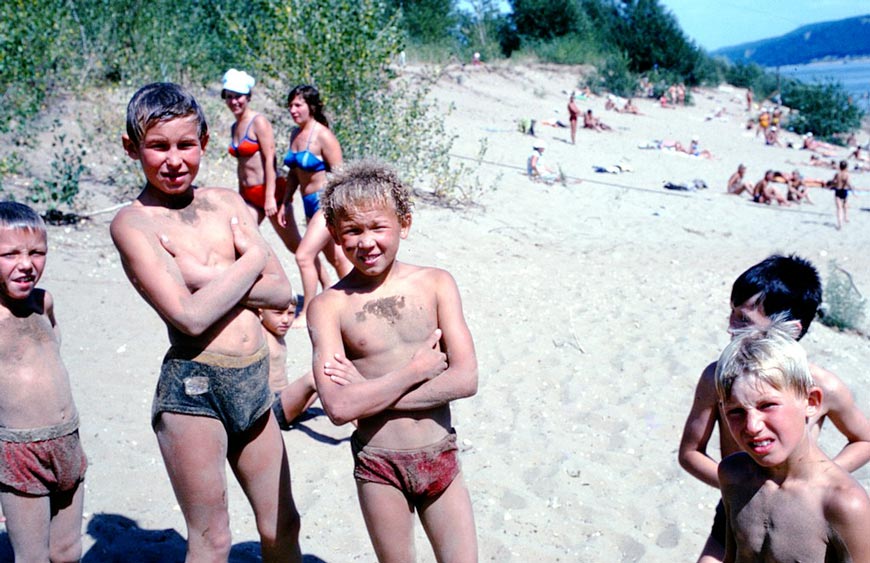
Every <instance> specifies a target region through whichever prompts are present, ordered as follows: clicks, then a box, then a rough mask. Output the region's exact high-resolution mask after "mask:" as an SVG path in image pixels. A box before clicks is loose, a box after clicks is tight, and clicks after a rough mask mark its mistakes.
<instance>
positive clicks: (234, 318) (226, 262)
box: [111, 83, 302, 562]
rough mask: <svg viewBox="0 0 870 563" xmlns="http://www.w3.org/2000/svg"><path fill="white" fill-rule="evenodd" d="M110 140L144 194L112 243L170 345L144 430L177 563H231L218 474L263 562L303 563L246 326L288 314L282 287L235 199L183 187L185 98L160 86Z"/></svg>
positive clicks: (189, 104) (258, 337)
mask: <svg viewBox="0 0 870 563" xmlns="http://www.w3.org/2000/svg"><path fill="white" fill-rule="evenodd" d="M122 140H123V144H124V149H125V150H126V152H127V155H128V156H130V158H132V159H134V160H138V161H139V163H140V164H141V166H142V171H143V173H144V176H145V179H146V183H145V187H144V188H143V189H142V192H141V193H140V194H139V196H138V197H137V198H136V200H135V201H134V202H133V203H132V205H129V206H128V207H125V208H124V209H122V210H121V211H119V212H118V214H117V215H116V216H115V218H114V219H113V220H112V225H111V234H112V240H113V241H114V243H115V246H116V247H117V248H118V252H119V253H120V255H121V262H122V264H123V266H124V271H125V272H126V274H127V277H128V278H129V279H130V282H131V283H132V284H133V287H135V288H136V290H137V291H138V292H139V294H140V295H141V296H142V298H143V299H145V301H146V302H147V303H148V304H149V305H150V306H151V307H153V308H154V310H155V311H156V312H157V314H159V315H160V317H161V318H162V319H163V321H164V322H165V323H166V328H167V331H168V334H169V342H170V345H171V347H170V349H169V351H168V352H167V354H166V357H165V358H164V360H163V366H162V368H161V371H160V377H159V380H158V383H157V390H156V392H155V394H154V402H153V405H152V416H151V426H152V428H153V429H154V432H155V433H156V435H157V442H158V444H159V445H160V452H161V454H162V456H163V461H164V464H165V465H166V470H167V472H168V473H169V480H170V481H171V482H172V488H173V491H174V492H175V496H176V498H177V499H178V504H179V505H180V507H181V512H182V514H183V515H184V520H185V523H186V525H187V531H188V537H187V560H188V561H226V560H227V558H228V557H229V552H230V547H231V545H232V538H231V535H230V526H229V514H228V511H227V482H226V464H227V462H229V465H230V467H231V468H232V470H233V473H234V474H235V476H236V478H237V479H238V481H239V484H240V485H241V487H242V489H243V490H244V492H245V495H246V496H247V498H248V501H249V502H250V503H251V507H252V508H253V510H254V516H255V518H256V521H257V531H258V532H259V535H260V550H261V552H262V555H263V560H264V561H270V562H271V561H276V562H277V561H301V560H302V554H301V552H300V549H299V537H298V536H299V514H298V513H297V511H296V507H295V505H294V502H293V496H292V493H291V491H290V469H289V467H288V465H287V458H286V456H285V453H284V440H283V438H282V437H281V431H280V430H279V428H278V425H277V424H276V423H275V419H274V417H273V416H272V414H271V406H272V394H271V393H270V392H269V349H268V346H267V345H266V340H265V336H264V335H263V328H262V326H261V325H260V319H259V316H258V309H260V308H273V309H283V308H285V307H287V306H288V304H289V303H290V301H291V299H292V295H293V294H292V291H291V289H290V284H289V282H288V281H287V277H286V276H285V275H284V271H283V269H281V265H280V264H279V263H278V260H277V258H276V257H275V255H274V253H273V252H272V250H271V249H270V248H269V246H268V244H266V241H265V240H263V237H262V236H260V233H259V231H258V229H257V226H256V224H254V222H253V219H252V217H251V213H250V211H249V210H248V208H247V206H246V205H245V202H244V201H243V200H242V198H241V197H240V196H239V195H238V193H236V192H235V191H231V190H227V189H222V188H197V187H196V186H195V185H194V180H195V179H196V175H197V172H198V171H199V165H200V160H201V158H202V154H203V150H204V149H205V147H206V144H207V143H208V126H207V125H206V121H205V116H204V115H203V113H202V109H201V108H200V106H199V104H197V102H196V100H194V99H193V97H192V96H191V95H190V94H188V93H187V92H185V91H184V90H183V89H182V88H181V87H180V86H178V85H176V84H170V83H154V84H149V85H147V86H144V87H142V88H141V89H140V90H139V91H138V92H136V94H134V95H133V98H132V99H131V100H130V103H129V104H128V106H127V133H126V135H124V136H123V138H122Z"/></svg>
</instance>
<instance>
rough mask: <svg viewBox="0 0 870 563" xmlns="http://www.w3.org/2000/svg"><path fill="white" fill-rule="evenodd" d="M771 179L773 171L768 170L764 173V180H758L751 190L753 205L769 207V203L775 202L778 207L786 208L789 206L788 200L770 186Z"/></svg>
mask: <svg viewBox="0 0 870 563" xmlns="http://www.w3.org/2000/svg"><path fill="white" fill-rule="evenodd" d="M773 178H774V172H773V170H768V171H767V172H765V173H764V178H762V179H761V180H759V181H758V183H757V184H755V188H753V190H752V201H754V202H755V203H765V204H767V205H770V203H771V202H774V201H775V202H776V203H777V204H778V205H784V206H786V207H787V206H789V205H791V204H790V203H789V202H788V200H787V199H786V198H784V197H783V196H782V195H781V194H780V193H779V191H778V190H777V189H776V188H775V187H773V186H772V185H771V182H773Z"/></svg>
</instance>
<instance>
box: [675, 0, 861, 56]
mask: <svg viewBox="0 0 870 563" xmlns="http://www.w3.org/2000/svg"><path fill="white" fill-rule="evenodd" d="M659 4H660V5H662V6H664V7H665V8H667V9H668V10H669V11H670V12H671V13H672V14H673V15H674V16H676V18H677V20H678V21H679V23H680V27H681V28H682V29H683V32H684V33H685V34H686V35H687V36H688V37H689V38H691V39H692V40H694V41H695V43H696V44H697V45H698V46H700V47H703V48H704V49H706V50H707V51H714V50H716V49H718V48H719V47H728V46H731V45H737V44H739V43H745V42H747V41H756V40H758V39H766V38H768V37H777V36H779V35H783V34H785V33H788V32H789V31H793V30H794V29H796V28H798V27H800V26H802V25H806V24H809V23H816V22H823V21H831V20H840V19H843V18H850V17H853V16H861V15H867V14H870V1H868V0H659Z"/></svg>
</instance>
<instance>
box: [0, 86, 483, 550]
mask: <svg viewBox="0 0 870 563" xmlns="http://www.w3.org/2000/svg"><path fill="white" fill-rule="evenodd" d="M253 86H254V80H253V78H251V77H250V76H249V75H247V74H246V73H242V72H239V71H236V72H229V73H227V75H226V76H224V82H223V90H222V93H221V95H222V97H223V98H224V100H225V101H226V104H227V107H228V108H229V109H230V111H232V112H233V114H234V116H235V117H236V122H235V124H234V125H233V127H232V130H231V136H230V143H229V149H228V150H229V152H230V154H231V155H233V156H234V157H236V158H237V159H238V170H239V177H238V179H239V186H238V188H239V189H238V192H237V191H236V190H230V189H225V188H211V187H198V186H197V185H196V177H197V173H198V171H199V167H200V164H201V160H202V156H203V154H204V150H205V148H206V146H207V144H208V141H209V139H210V133H209V129H208V125H207V122H206V118H205V115H204V113H203V110H202V107H201V106H200V105H199V103H198V102H197V101H196V100H195V99H194V98H193V96H191V95H190V94H189V93H188V92H187V91H185V90H184V89H183V88H182V87H180V86H178V85H176V84H171V83H153V84H148V85H145V86H143V87H142V88H140V89H139V90H138V91H137V92H136V93H135V94H134V95H133V97H132V98H131V99H130V102H129V104H128V106H127V123H126V133H125V134H124V135H123V136H122V144H123V148H124V151H125V152H126V154H127V155H128V156H129V157H130V158H131V159H133V160H135V161H137V162H138V163H139V165H140V166H141V169H142V174H143V176H144V179H145V181H144V187H143V188H142V190H141V193H140V194H139V196H138V197H137V198H136V199H135V201H134V202H133V203H132V204H131V205H129V206H127V207H124V208H122V209H121V210H120V211H119V212H118V213H117V215H116V216H115V217H114V219H113V220H112V223H111V227H110V234H111V237H112V240H113V242H114V244H115V246H116V248H117V250H118V252H119V254H120V258H121V262H122V265H123V268H124V271H125V273H126V274H127V277H128V278H129V280H130V282H131V284H132V285H133V287H134V288H135V289H136V290H137V291H138V293H139V295H141V296H142V298H143V299H144V300H145V302H146V303H147V304H148V305H150V306H151V307H152V308H153V309H154V311H155V312H156V313H157V314H158V315H159V316H160V318H161V319H162V320H163V321H164V322H165V323H166V328H167V331H168V337H169V349H168V351H167V353H166V356H165V357H164V360H163V363H162V366H161V368H160V370H159V377H158V381H157V386H156V390H155V394H154V399H153V403H152V414H151V420H150V422H151V426H152V429H153V431H154V432H155V434H156V437H157V442H158V445H159V447H160V452H161V455H162V458H163V462H164V464H165V467H166V470H167V473H168V476H169V480H170V482H171V484H172V488H173V491H174V493H175V496H176V499H177V502H178V506H179V507H180V509H181V512H182V515H183V516H184V520H185V524H186V527H187V556H186V560H187V561H227V559H228V557H229V553H230V548H231V546H232V538H231V533H230V522H229V513H228V508H227V502H226V500H227V483H226V464H227V463H229V466H230V468H231V469H232V472H233V474H234V475H235V477H236V479H237V480H238V482H239V484H240V485H241V488H242V489H243V491H244V493H245V495H246V497H247V499H248V501H249V503H250V505H251V508H252V509H253V513H254V517H255V520H256V526H257V531H258V533H259V536H260V550H261V554H262V559H263V561H267V562H278V561H295V562H301V561H302V551H301V548H300V544H299V535H300V526H301V519H300V515H299V512H298V510H297V508H296V505H295V502H294V498H293V494H292V492H291V491H292V489H291V481H290V468H289V464H288V456H287V452H285V446H284V440H283V437H282V435H281V428H282V427H284V428H287V427H289V424H290V423H292V422H293V420H294V417H296V416H298V415H299V414H300V413H302V412H303V411H304V410H305V409H306V408H307V407H308V406H309V405H310V404H311V402H312V401H313V400H314V399H315V397H319V399H320V401H321V403H322V405H323V408H324V410H325V412H326V414H327V415H328V416H329V418H330V420H331V421H332V422H333V423H335V424H338V425H341V424H346V423H348V422H351V423H353V424H354V425H355V427H356V429H355V431H354V432H353V435H352V436H351V451H352V454H353V459H354V470H353V477H354V479H355V481H356V485H357V492H358V498H359V504H360V507H361V509H362V513H363V518H364V521H365V525H366V528H367V530H368V533H369V536H370V538H371V541H372V545H373V547H374V551H375V553H376V556H377V558H378V560H380V561H411V560H413V559H414V535H415V533H414V513H415V512H418V513H419V515H420V519H421V521H422V523H423V526H424V528H425V530H426V534H427V536H428V538H429V541H430V543H431V544H432V547H433V549H434V552H435V558H436V559H437V560H439V561H475V560H476V559H477V539H476V532H475V524H474V516H473V512H472V506H471V500H470V496H469V493H468V490H467V488H466V485H465V482H464V480H463V477H462V473H461V471H460V466H459V460H458V455H457V451H458V448H457V438H456V432H455V430H454V429H453V427H452V424H451V416H450V402H451V401H453V400H456V399H460V398H463V397H468V396H471V395H473V394H474V393H475V392H476V390H477V361H476V356H475V351H474V343H473V341H472V338H471V334H470V332H469V330H468V327H467V325H466V322H465V319H464V316H463V312H462V305H461V302H460V296H459V291H458V288H457V286H456V283H455V281H454V279H453V278H452V277H451V276H450V274H449V273H447V272H446V271H444V270H440V269H437V268H429V267H420V266H413V265H410V264H406V263H404V262H400V261H398V260H397V253H398V251H399V245H400V242H401V240H402V239H404V238H406V237H407V236H408V232H409V229H410V227H411V201H410V191H409V189H408V188H407V186H406V185H405V184H404V183H403V182H402V181H401V180H400V179H399V177H398V175H397V173H396V172H395V171H394V170H392V169H391V168H390V167H388V166H386V165H383V164H381V163H378V162H375V161H367V160H363V161H360V162H356V163H342V160H341V148H340V145H339V143H338V141H337V139H336V138H335V136H334V135H333V134H332V132H331V131H330V130H329V127H328V123H327V121H326V119H325V117H324V116H323V106H322V103H321V101H320V98H319V95H318V92H317V90H316V89H315V88H313V87H311V86H305V85H302V86H297V87H295V88H293V89H292V90H291V91H290V94H289V96H288V99H287V102H288V109H289V111H290V114H291V116H292V117H293V120H294V122H295V123H296V127H295V128H294V129H293V131H292V132H291V133H290V136H289V142H288V144H289V147H290V150H289V151H288V153H287V154H286V156H285V157H284V164H285V166H286V167H287V169H288V173H287V177H286V181H285V182H282V181H280V180H279V178H278V176H277V171H276V157H275V147H274V144H275V143H274V136H273V132H272V127H271V125H270V124H269V120H268V119H267V118H266V117H265V116H263V115H261V114H258V113H255V112H253V111H252V110H251V108H250V105H249V102H250V100H251V97H252V88H253ZM327 172H330V175H327ZM296 191H299V192H300V193H301V195H302V198H303V203H304V206H305V213H306V218H307V220H308V229H307V230H306V232H305V235H304V236H302V237H299V236H298V233H296V232H295V231H294V227H293V225H294V222H293V217H292V212H291V211H290V208H291V201H292V198H293V195H294V193H295V192H296ZM265 217H269V218H270V222H271V223H272V225H273V227H274V228H275V229H276V231H278V233H279V235H280V236H281V240H282V241H284V243H285V244H286V245H287V246H288V248H291V249H294V250H296V253H297V263H298V264H299V267H300V270H302V269H303V268H305V271H304V272H302V277H303V285H304V286H305V291H306V296H305V303H304V311H305V312H306V313H307V315H305V319H306V324H307V326H308V330H309V334H310V339H311V345H312V351H311V362H312V369H311V372H310V373H308V374H306V375H304V376H302V377H301V378H299V379H298V380H296V381H295V382H293V383H292V384H291V383H289V382H288V380H287V377H286V373H285V361H286V356H287V353H288V351H287V347H286V343H285V341H284V335H285V334H286V333H287V331H288V330H289V329H290V326H291V323H292V322H293V319H299V318H300V317H302V316H303V314H304V313H302V312H301V311H300V312H297V311H296V307H295V304H294V295H295V294H294V292H293V291H292V289H291V287H290V283H289V281H288V278H287V276H286V273H285V272H284V269H283V267H282V265H281V263H280V261H279V260H278V257H277V255H276V254H275V252H274V251H273V250H272V249H271V248H270V247H269V245H268V243H267V242H266V241H265V239H264V238H263V236H262V235H261V233H260V231H259V228H258V224H259V223H260V222H262V221H263V219H264V218H265ZM47 250H48V243H47V232H46V227H45V224H44V222H43V220H42V218H41V217H40V216H39V215H38V214H37V213H36V212H35V211H34V210H33V209H31V208H30V207H28V206H26V205H24V204H21V203H15V202H0V318H2V321H3V322H2V323H0V339H2V344H3V345H2V346H0V360H2V363H3V367H4V369H3V372H2V375H0V381H2V386H3V393H0V452H2V456H3V460H4V463H3V464H0V505H2V509H3V512H4V514H5V516H6V518H7V521H6V531H7V533H8V535H9V540H10V542H11V544H12V549H13V551H14V552H15V559H16V561H49V560H50V561H77V560H79V559H81V557H82V541H81V539H82V530H81V527H82V513H83V506H84V485H83V483H84V478H85V472H86V468H87V463H88V460H87V457H86V456H85V453H84V448H83V447H82V443H81V440H80V439H79V432H78V428H79V413H78V411H77V410H76V407H75V403H74V401H73V397H72V393H71V386H70V382H69V377H68V375H67V371H66V368H65V367H64V363H63V361H62V358H61V355H60V339H59V333H58V328H57V322H56V318H55V315H54V303H53V300H52V297H51V294H49V293H48V292H47V291H44V290H42V289H40V288H37V283H38V282H39V280H40V277H41V275H42V273H43V271H44V267H45V263H46V254H47ZM320 252H324V253H325V255H326V256H328V257H329V259H330V260H333V259H335V258H336V256H337V255H338V253H340V255H341V260H342V261H343V262H339V261H338V260H336V261H335V264H336V267H337V269H339V275H341V276H342V278H341V280H340V281H339V282H338V283H336V284H335V285H333V286H332V287H328V281H326V280H324V279H323V278H322V277H320V278H319V276H322V274H321V273H319V271H318V266H317V262H316V257H317V255H318V253H320ZM303 253H304V254H305V256H306V257H305V259H302V258H300V256H299V255H300V254H303ZM331 253H333V254H332V255H331V256H330V254H331ZM338 264H344V266H341V268H343V270H342V269H340V267H339V266H338ZM318 279H320V282H321V283H322V284H323V285H324V290H323V292H322V293H320V294H319V295H317V296H316V297H314V293H315V290H316V285H317V282H318ZM408 311H412V312H413V314H407V312H408ZM82 415H83V416H85V417H87V416H98V414H96V413H82ZM85 445H86V444H85ZM301 462H304V461H301ZM100 486H101V485H100V484H99V483H92V484H91V485H90V486H89V489H90V490H95V489H98V488H99V487H100ZM169 504H170V503H169V502H167V509H168V506H169ZM337 533H340V531H339V532H337Z"/></svg>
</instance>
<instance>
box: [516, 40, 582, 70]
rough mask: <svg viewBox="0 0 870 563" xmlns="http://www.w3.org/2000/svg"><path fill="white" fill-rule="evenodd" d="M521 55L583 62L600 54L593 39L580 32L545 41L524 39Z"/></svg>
mask: <svg viewBox="0 0 870 563" xmlns="http://www.w3.org/2000/svg"><path fill="white" fill-rule="evenodd" d="M518 54H519V56H521V57H522V56H530V55H531V56H534V57H535V58H537V59H538V60H540V61H542V62H546V63H554V64H570V65H576V64H583V63H588V62H589V61H591V60H593V59H594V58H595V57H597V56H598V49H597V46H596V44H595V43H594V42H593V41H590V40H589V39H588V38H585V37H583V36H581V35H579V34H571V35H563V36H561V37H556V38H554V39H550V40H549V41H544V40H540V39H528V40H525V41H523V43H522V48H521V49H520V50H519V52H518Z"/></svg>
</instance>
